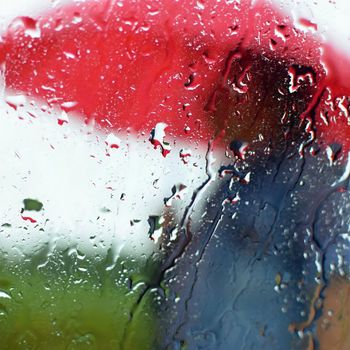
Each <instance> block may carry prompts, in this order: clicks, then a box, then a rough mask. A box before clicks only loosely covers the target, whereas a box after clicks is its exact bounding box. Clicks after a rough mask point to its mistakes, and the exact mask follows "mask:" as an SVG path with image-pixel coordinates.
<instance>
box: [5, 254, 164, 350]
mask: <svg viewBox="0 0 350 350" xmlns="http://www.w3.org/2000/svg"><path fill="white" fill-rule="evenodd" d="M46 253H47V252H45V251H42V252H39V253H38V254H36V255H33V256H32V257H30V258H28V259H24V261H20V262H9V261H5V260H2V261H1V260H0V349H1V350H5V349H9V350H16V349H21V350H22V349H23V350H24V349H25V350H28V349H45V350H46V349H52V350H56V349H57V350H59V349H69V350H73V349H74V350H75V349H77V350H78V349H82V350H83V349H84V350H88V349H101V350H108V349H113V350H148V349H152V350H154V349H155V346H154V342H155V338H156V329H157V325H156V322H155V317H154V312H153V310H154V300H155V299H156V297H155V295H153V294H152V293H155V290H154V289H150V288H147V280H148V279H150V278H152V276H150V275H149V274H152V271H150V269H149V267H147V265H149V261H146V262H145V261H144V262H140V261H135V260H133V259H131V258H129V259H128V258H123V259H121V258H118V259H117V261H114V262H113V259H112V258H111V256H110V254H109V255H108V254H107V256H106V257H104V258H101V257H99V256H95V257H86V256H85V255H84V254H82V253H80V252H79V251H77V250H76V249H67V250H65V251H61V252H55V253H50V255H49V256H48V255H47V254H46ZM132 276H136V278H135V281H134V282H133V281H132Z"/></svg>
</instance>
